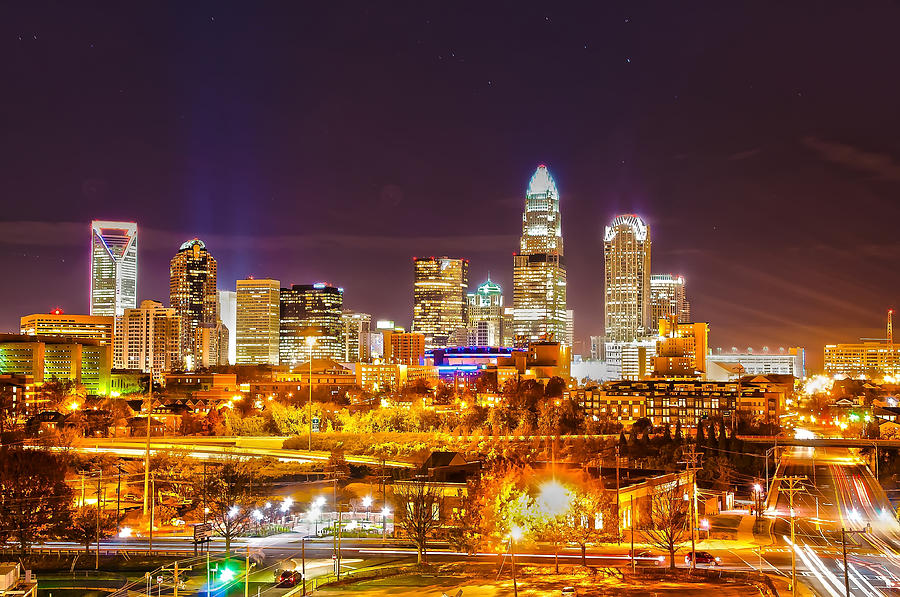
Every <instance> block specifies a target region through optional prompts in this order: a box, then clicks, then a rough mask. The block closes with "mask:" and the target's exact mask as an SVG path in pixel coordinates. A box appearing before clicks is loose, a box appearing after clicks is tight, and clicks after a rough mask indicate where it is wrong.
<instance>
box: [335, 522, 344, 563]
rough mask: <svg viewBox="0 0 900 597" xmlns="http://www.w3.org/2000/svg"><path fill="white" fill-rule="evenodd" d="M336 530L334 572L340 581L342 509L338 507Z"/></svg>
mask: <svg viewBox="0 0 900 597" xmlns="http://www.w3.org/2000/svg"><path fill="white" fill-rule="evenodd" d="M337 508H338V528H337V568H336V569H335V571H336V572H337V579H338V580H341V531H342V526H343V522H344V521H343V516H342V515H343V508H342V507H341V506H340V505H339V506H338V507H337Z"/></svg>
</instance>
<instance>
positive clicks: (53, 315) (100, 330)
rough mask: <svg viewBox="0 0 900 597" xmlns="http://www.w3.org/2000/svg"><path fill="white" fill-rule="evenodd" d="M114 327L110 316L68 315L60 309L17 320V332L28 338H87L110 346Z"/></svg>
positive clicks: (113, 319) (113, 318)
mask: <svg viewBox="0 0 900 597" xmlns="http://www.w3.org/2000/svg"><path fill="white" fill-rule="evenodd" d="M114 327H115V317H113V316H111V315H69V314H67V313H64V312H63V310H62V309H54V310H53V311H51V312H50V313H35V314H33V315H26V316H24V317H22V318H21V319H20V320H19V331H20V332H21V333H22V334H26V335H28V336H57V337H63V338H87V339H91V340H97V341H99V342H100V344H103V345H110V346H111V345H112V343H113V330H114Z"/></svg>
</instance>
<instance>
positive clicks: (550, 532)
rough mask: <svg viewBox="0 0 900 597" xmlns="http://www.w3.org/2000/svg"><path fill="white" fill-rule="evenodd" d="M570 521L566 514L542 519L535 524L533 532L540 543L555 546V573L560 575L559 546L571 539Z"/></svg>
mask: <svg viewBox="0 0 900 597" xmlns="http://www.w3.org/2000/svg"><path fill="white" fill-rule="evenodd" d="M569 527H570V525H569V521H568V520H566V517H565V515H564V514H560V515H557V516H545V517H541V518H539V519H538V520H536V521H535V522H534V524H533V525H532V530H533V531H534V533H535V534H536V536H537V539H538V540H540V541H546V542H547V543H549V544H551V545H552V546H553V554H554V556H553V564H554V573H555V574H559V546H560V545H565V544H566V541H567V540H568V539H569Z"/></svg>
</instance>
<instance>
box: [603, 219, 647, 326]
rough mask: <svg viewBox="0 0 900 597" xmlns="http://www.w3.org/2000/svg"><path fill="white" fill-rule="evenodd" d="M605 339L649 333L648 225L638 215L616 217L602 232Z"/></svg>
mask: <svg viewBox="0 0 900 597" xmlns="http://www.w3.org/2000/svg"><path fill="white" fill-rule="evenodd" d="M603 255H604V259H605V264H606V271H605V304H604V309H605V313H604V314H605V323H606V339H607V342H631V341H633V340H637V339H639V338H643V337H646V336H647V335H649V333H650V304H649V303H650V227H649V226H647V225H646V224H645V223H644V221H643V220H642V219H641V218H640V216H637V215H634V214H626V215H622V216H617V217H616V218H615V219H614V220H613V221H612V223H611V224H610V225H609V226H607V227H606V231H605V233H604V235H603Z"/></svg>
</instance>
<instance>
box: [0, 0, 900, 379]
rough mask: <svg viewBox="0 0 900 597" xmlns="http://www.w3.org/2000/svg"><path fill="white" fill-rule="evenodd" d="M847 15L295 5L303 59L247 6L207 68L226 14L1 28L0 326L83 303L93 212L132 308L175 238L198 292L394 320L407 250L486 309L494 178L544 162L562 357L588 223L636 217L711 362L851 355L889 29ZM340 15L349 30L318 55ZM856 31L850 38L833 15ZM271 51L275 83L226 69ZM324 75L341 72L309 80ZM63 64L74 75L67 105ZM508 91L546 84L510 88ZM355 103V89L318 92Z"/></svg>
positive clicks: (878, 233) (269, 71) (880, 250)
mask: <svg viewBox="0 0 900 597" xmlns="http://www.w3.org/2000/svg"><path fill="white" fill-rule="evenodd" d="M859 10H860V11H862V12H863V13H865V15H863V16H864V17H865V18H860V14H858V12H857V11H856V9H853V8H850V7H846V6H842V5H839V4H837V3H834V4H830V5H825V6H822V7H820V11H819V18H818V19H817V20H816V21H815V22H814V23H810V22H808V20H807V19H806V15H805V11H804V10H803V9H802V8H800V7H788V8H786V9H784V8H783V7H782V8H780V9H779V18H778V19H777V20H775V21H773V20H772V19H770V18H769V16H770V9H769V8H767V7H765V6H756V5H746V6H743V7H734V6H733V7H730V8H729V9H728V10H726V9H725V8H724V7H720V6H716V5H712V4H711V5H708V6H706V7H705V8H702V7H699V6H698V7H694V8H692V9H690V10H687V9H683V8H676V7H657V8H655V9H653V10H652V11H651V10H641V9H633V10H628V11H623V10H622V9H620V8H617V7H612V6H609V7H593V8H590V9H584V10H578V9H571V8H569V9H564V8H559V9H554V10H553V11H543V10H537V9H531V8H527V7H523V8H522V9H521V10H520V11H501V10H500V9H498V8H495V7H485V8H484V9H483V12H481V13H479V18H478V19H477V20H476V22H472V21H471V20H468V19H466V20H465V23H462V21H461V19H462V16H461V15H456V14H455V13H454V12H453V11H450V10H448V9H445V10H443V11H442V10H436V9H426V8H424V7H422V8H417V9H415V10H412V11H410V12H409V14H408V15H407V18H406V19H404V20H402V22H399V21H396V20H394V18H393V17H392V16H391V15H390V14H388V13H387V12H386V13H384V14H378V13H375V14H370V13H368V12H366V11H365V9H359V10H350V11H349V13H348V14H347V15H340V17H339V15H338V14H337V13H336V12H335V9H333V8H329V7H318V8H315V9H314V10H310V11H309V12H308V13H307V14H306V15H304V16H305V18H307V19H308V20H309V22H310V23H312V24H315V25H317V26H314V27H312V29H315V31H314V32H313V33H312V34H310V35H307V36H304V38H303V39H302V40H298V39H297V38H296V36H294V35H288V34H287V33H288V31H287V25H286V23H281V22H279V21H282V19H280V18H279V17H280V15H276V14H273V13H269V12H265V10H263V11H262V12H260V13H258V14H256V15H255V18H257V19H258V21H259V22H260V23H262V24H263V25H264V27H262V28H261V30H262V31H267V32H268V33H267V34H266V35H265V36H263V35H262V34H260V33H259V32H257V31H255V30H254V31H251V32H247V33H241V34H240V35H239V36H238V39H240V43H239V44H238V45H237V46H235V47H240V48H242V49H241V51H240V52H237V51H235V52H234V53H232V52H231V50H230V49H229V48H230V46H229V45H228V42H226V40H229V39H232V38H233V36H234V35H237V34H238V32H239V31H243V28H242V26H241V23H244V22H245V20H246V19H245V18H244V16H245V15H244V14H243V13H242V12H241V11H240V10H225V9H223V10H221V11H207V10H202V9H200V8H199V7H179V8H178V9H177V11H176V12H177V14H178V17H179V18H176V19H169V18H162V17H160V16H154V15H143V17H140V18H135V19H133V20H129V21H128V22H127V23H124V24H123V23H122V22H118V21H115V16H114V15H104V14H102V13H99V12H97V13H92V14H88V13H85V12H82V11H80V10H79V9H78V8H75V7H63V8H61V9H60V10H59V11H57V12H56V13H55V14H54V15H53V16H52V17H46V16H44V15H41V14H39V13H38V12H36V9H34V8H31V7H22V8H21V9H19V12H18V14H12V15H11V18H10V19H9V20H8V21H7V23H6V28H5V29H4V31H6V32H7V33H8V35H7V36H6V37H5V38H4V39H6V40H8V41H7V42H6V43H9V44H10V45H11V47H12V48H13V52H12V54H11V60H10V61H8V62H7V64H6V68H9V69H10V70H9V80H11V81H14V82H15V84H14V85H13V86H12V92H11V94H10V97H9V100H10V102H11V107H12V111H13V113H15V114H17V118H16V119H15V122H13V123H12V124H11V126H10V129H9V131H8V140H9V143H7V144H4V147H5V148H6V153H4V157H5V159H4V160H3V163H4V164H5V166H4V169H6V170H7V172H8V173H9V175H8V176H6V177H4V179H5V180H6V181H7V182H6V187H5V189H6V192H7V194H8V195H9V196H10V197H18V198H21V200H19V201H16V202H15V203H14V204H13V205H12V206H11V208H10V209H9V210H8V211H7V212H6V213H5V214H4V219H3V221H2V222H0V238H2V241H0V242H2V243H3V245H4V250H3V251H2V256H0V266H2V267H3V268H4V269H5V270H7V271H15V272H21V274H20V276H21V283H20V284H18V285H14V287H13V288H11V289H10V290H9V292H8V293H7V294H6V295H5V296H4V297H3V299H2V303H0V329H3V330H9V331H15V330H16V327H17V323H18V318H19V317H20V316H22V315H25V314H29V313H39V312H48V311H49V310H50V309H52V308H53V307H56V306H60V307H62V308H63V309H65V310H66V311H67V312H70V313H88V312H89V310H88V309H89V305H88V304H87V301H86V297H87V296H88V293H89V288H88V283H87V280H85V279H84V278H85V276H84V272H86V271H87V269H88V261H87V257H88V256H87V255H86V253H87V251H86V250H85V240H84V232H83V231H84V229H85V227H86V223H87V222H90V221H91V220H92V219H108V220H125V221H134V222H137V223H138V225H139V227H140V235H141V240H140V258H139V259H140V278H141V279H140V282H139V284H138V297H137V300H138V301H140V300H144V299H152V300H161V301H163V302H165V299H166V296H167V291H166V276H165V269H166V263H167V261H168V259H169V258H171V254H172V252H173V250H174V248H177V246H178V245H179V244H180V243H181V242H183V241H184V240H185V239H188V238H191V237H194V236H197V237H200V238H203V239H204V240H205V241H206V242H208V243H209V245H210V247H211V250H213V252H214V254H216V256H217V259H218V260H219V261H220V262H221V267H222V271H221V272H220V278H221V279H222V280H223V281H234V280H237V279H241V278H245V277H246V276H247V275H249V274H254V275H256V276H260V277H262V276H271V277H274V278H278V279H282V280H285V281H286V282H288V283H309V282H313V281H316V280H327V281H329V282H331V283H334V284H336V285H340V286H342V287H344V288H345V289H346V291H347V292H346V296H347V306H348V307H351V308H354V309H358V310H360V311H364V312H367V313H372V314H373V316H376V317H386V318H392V319H394V320H396V321H398V322H400V323H402V324H404V325H406V326H407V327H408V325H409V323H410V317H411V304H410V298H409V293H408V292H407V289H408V288H409V287H410V285H411V283H412V275H411V272H409V271H408V270H409V268H408V263H409V261H408V260H409V259H410V258H411V257H412V256H414V255H428V254H447V255H459V256H463V257H466V258H468V259H469V260H470V262H471V264H472V270H471V271H470V276H469V277H470V280H471V281H472V284H471V285H470V288H471V287H472V286H473V285H477V283H479V282H481V281H483V280H484V279H486V277H487V272H488V271H490V272H492V277H493V278H494V279H495V280H496V281H497V282H498V283H499V284H501V286H503V287H504V288H505V289H507V290H508V292H509V291H511V289H512V276H511V272H510V271H509V265H508V264H509V255H510V253H511V252H512V251H514V250H516V246H517V239H518V235H519V233H520V232H521V230H520V229H519V226H518V222H517V218H516V217H515V216H514V215H513V214H514V213H516V212H517V211H518V210H519V209H520V206H521V188H522V181H523V180H525V179H526V178H527V176H529V174H530V173H531V171H532V170H533V168H534V165H535V164H538V163H547V164H550V165H551V167H552V168H553V172H554V176H555V177H556V179H557V181H558V183H559V186H560V192H561V195H562V196H563V210H564V211H565V214H564V215H563V217H564V218H565V220H566V230H565V234H566V244H567V247H566V249H567V250H566V258H567V260H568V264H567V270H568V296H567V303H568V305H567V306H568V307H569V308H572V309H574V311H575V313H576V321H577V324H576V334H577V338H578V339H579V340H580V341H584V340H586V338H587V337H588V336H589V335H595V334H601V333H602V332H603V325H602V319H603V314H602V308H601V307H600V305H602V301H601V299H600V297H601V296H602V291H603V290H602V272H601V271H598V269H599V268H598V267H597V264H596V262H597V260H598V259H599V258H600V255H601V254H602V240H601V238H600V236H601V234H602V227H603V225H604V224H605V223H606V222H608V221H609V220H611V219H612V218H613V217H614V216H615V215H618V214H621V213H638V214H640V215H641V216H642V217H643V218H644V219H645V221H646V222H647V223H648V225H650V226H651V227H652V229H653V231H654V240H655V243H656V244H657V247H659V248H660V250H657V251H655V253H654V264H655V265H654V270H655V271H658V272H666V271H669V272H678V273H681V274H683V275H684V276H685V277H686V279H687V280H688V281H689V284H690V294H691V306H692V311H693V312H694V314H695V315H694V317H695V319H700V320H702V321H709V322H710V323H711V328H710V346H712V347H716V346H722V347H723V348H725V349H729V348H730V347H731V346H738V347H746V346H762V345H769V346H794V345H801V346H806V347H807V348H808V350H809V355H810V360H811V362H813V363H814V362H815V361H819V360H820V359H821V347H822V346H824V345H825V344H828V343H832V342H838V341H853V340H855V339H856V338H858V337H861V336H877V335H878V334H879V332H880V331H881V329H882V328H883V320H884V313H885V311H886V309H887V308H888V307H889V306H892V305H894V306H896V305H895V297H896V296H897V294H898V292H900V282H898V281H896V280H895V279H894V277H893V276H891V275H890V273H891V271H892V263H893V261H894V260H895V258H896V256H897V254H898V250H897V245H896V243H895V241H894V239H893V238H892V235H891V234H890V231H889V230H888V229H887V227H880V226H878V225H877V223H876V221H875V218H876V217H878V218H879V219H885V220H890V219H892V218H896V217H897V216H898V215H900V212H898V209H900V206H898V205H897V204H896V201H893V196H894V195H895V194H896V191H897V185H898V182H897V181H898V179H900V176H898V175H897V165H896V164H897V163H898V158H897V156H898V155H900V147H898V146H897V141H896V139H897V138H900V136H898V135H897V134H896V131H895V130H894V127H893V126H892V124H891V123H893V122H894V119H892V118H891V115H892V113H893V108H892V106H894V105H896V103H897V100H898V98H900V88H898V84H897V83H896V82H895V81H891V80H890V79H889V78H886V77H884V76H882V75H881V74H880V67H879V65H878V64H877V61H873V60H872V59H871V57H873V56H887V55H890V52H891V50H892V48H891V46H890V45H889V43H888V42H886V41H885V40H886V39H889V38H890V35H889V34H888V32H887V31H886V30H885V31H881V29H880V28H883V27H887V26H888V25H887V24H888V23H891V22H894V21H895V20H896V17H897V16H898V14H897V13H898V12H900V9H898V7H896V6H890V5H885V6H880V7H873V6H869V7H866V8H864V9H859ZM217 12H218V14H216V13H217ZM545 12H546V14H545ZM210 13H211V14H210ZM344 17H346V18H347V19H349V20H350V21H351V22H353V23H354V26H353V27H352V30H353V35H349V34H347V33H341V34H340V35H338V36H337V37H334V27H332V26H331V25H332V24H333V23H334V22H336V21H337V20H339V19H343V18H344ZM114 21H115V26H113V24H112V23H113V22H114ZM859 22H866V23H868V24H869V26H870V27H873V28H874V29H875V30H866V31H863V29H862V28H857V27H856V26H855V25H849V24H848V23H859ZM797 23H803V24H804V27H805V28H806V29H805V30H806V31H807V32H808V37H807V38H806V42H805V43H804V45H803V48H799V49H798V48H797V45H796V39H795V36H794V34H795V25H796V24H797ZM72 24H77V25H78V26H77V27H75V28H73V27H71V25H72ZM673 24H674V25H675V26H674V27H673V26H672V25H673ZM698 30H699V31H703V34H702V35H695V34H694V33H693V32H695V31H698ZM458 31H466V32H467V35H466V36H463V37H460V36H459V35H458V34H456V32H458ZM760 31H763V32H764V33H765V35H766V39H767V40H768V41H767V44H765V46H764V47H762V48H760V47H759V45H758V44H757V43H756V40H758V39H759V32H760ZM689 32H690V33H689ZM879 33H884V35H881V34H879ZM241 35H242V36H243V37H241ZM525 39H527V40H528V43H525V42H524V41H523V40H525ZM836 39H837V40H841V41H840V42H838V43H834V40H836ZM135 40H141V42H142V43H135ZM165 40H171V41H165ZM263 40H265V42H266V43H261V42H262V41H263ZM332 44H339V45H341V47H342V48H344V49H343V50H342V52H338V53H337V54H335V53H334V52H332V50H331V48H332V47H333V45H332ZM203 48H210V49H212V50H213V51H209V52H207V51H204V50H203ZM498 48H511V49H512V50H514V51H504V50H500V49H498ZM216 51H219V53H218V54H217V53H216ZM223 52H224V54H223ZM223 55H224V56H225V58H222V57H221V56H223ZM276 55H277V56H280V57H285V59H287V60H289V61H291V60H292V61H294V62H293V63H294V64H295V66H296V69H295V70H296V72H302V73H303V76H301V77H284V76H283V72H282V71H281V70H278V69H274V68H269V67H267V68H260V69H257V68H255V65H258V64H268V63H269V62H270V59H271V58H272V57H273V56H276ZM326 55H327V56H328V57H329V60H331V64H333V65H334V66H335V71H334V72H341V68H350V69H351V70H349V71H348V73H349V75H350V76H348V77H346V79H344V78H341V77H338V76H336V75H334V74H331V73H330V72H326V71H324V70H323V69H321V68H319V67H317V66H316V64H317V63H318V62H320V61H321V58H322V56H326ZM149 56H152V58H150V57H149ZM239 56H240V58H239ZM123 57H127V60H123V59H122V58H123ZM823 64H828V65H829V66H828V68H829V71H828V76H827V77H823V76H820V75H821V68H822V67H821V65H823ZM73 72H79V73H83V74H84V76H85V79H84V80H83V81H82V80H79V81H78V82H79V83H80V84H81V86H80V87H79V93H78V94H74V93H72V91H71V89H73V86H72V85H70V84H69V83H71V76H70V75H68V74H67V73H73ZM536 72H543V73H552V76H551V77H550V78H551V79H552V80H553V84H552V85H548V86H546V88H547V89H546V90H545V91H541V92H538V93H534V94H522V93H521V90H522V89H531V88H533V81H534V78H535V73H536ZM421 73H425V74H424V75H422V74H421ZM423 76H424V77H425V78H424V79H423V78H422V77H423ZM289 79H290V80H289ZM293 79H296V81H304V84H303V85H301V84H299V83H298V82H293V81H292V80H293ZM306 83H309V84H310V85H313V86H315V87H316V89H317V94H315V97H314V98H310V97H309V96H308V94H306V93H305V90H307V89H308V85H306ZM360 84H361V85H363V86H364V87H365V88H371V89H379V90H381V91H380V92H379V94H374V95H373V94H366V99H365V100H360V101H354V102H347V101H341V100H340V98H341V97H344V96H346V95H347V93H348V89H358V88H359V87H358V86H359V85H360ZM247 88H258V89H265V90H269V91H270V92H271V93H266V94H265V95H266V97H277V98H280V99H279V100H275V101H274V102H272V103H271V105H270V104H269V103H261V102H260V101H259V100H255V99H253V98H250V97H247V95H246V93H243V92H241V90H242V89H247ZM85 89H87V90H89V91H88V92H87V93H85V91H84V90H85ZM612 90H615V92H614V93H613V92H612ZM351 95H352V94H351ZM353 96H354V97H356V95H353ZM376 96H377V99H376ZM34 97H54V98H56V99H57V100H58V101H62V102H67V103H68V104H69V105H70V109H69V110H54V111H49V110H48V108H47V105H45V104H44V103H41V102H35V101H33V98H34ZM208 105H215V106H216V108H215V109H213V110H207V109H206V106H208ZM436 113H440V114H444V115H445V117H444V118H442V119H441V122H440V123H436V124H435V121H434V117H433V114H436ZM386 123H390V124H386ZM49 138H53V139H54V141H53V143H48V142H47V139H49ZM122 139H126V141H121V140H122ZM351 140H352V142H351ZM387 140H390V141H387ZM236 147H247V148H250V150H251V151H243V150H242V151H235V150H234V149H233V148H236ZM12 148H15V150H14V151H12ZM13 173H15V174H14V175H13ZM347 173H350V174H347ZM348 214H352V215H349V216H348ZM424 223H427V225H422V224H424ZM829 227H831V228H832V229H833V230H834V232H833V233H829V234H823V233H822V231H823V230H826V229H829ZM378 264H382V265H381V267H376V265H378ZM220 287H222V288H228V287H230V282H229V286H226V285H224V284H220ZM845 288H852V289H853V296H852V298H850V297H847V296H846V293H843V292H839V291H836V289H845ZM508 300H509V301H510V302H511V294H510V295H509V296H508ZM581 352H583V353H584V352H586V350H582V351H581Z"/></svg>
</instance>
